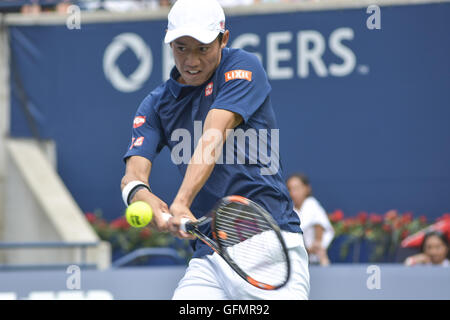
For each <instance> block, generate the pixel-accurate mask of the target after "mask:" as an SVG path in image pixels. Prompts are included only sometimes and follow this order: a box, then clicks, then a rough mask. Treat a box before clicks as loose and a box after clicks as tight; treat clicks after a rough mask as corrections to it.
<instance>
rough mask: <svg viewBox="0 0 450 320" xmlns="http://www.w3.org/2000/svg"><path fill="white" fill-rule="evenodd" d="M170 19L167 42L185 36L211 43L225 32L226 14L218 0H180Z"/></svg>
mask: <svg viewBox="0 0 450 320" xmlns="http://www.w3.org/2000/svg"><path fill="white" fill-rule="evenodd" d="M168 20H169V22H168V25H167V33H166V37H165V38H164V42H165V43H170V42H172V41H173V40H175V39H177V38H179V37H183V36H190V37H192V38H195V39H197V40H198V41H200V42H201V43H211V42H213V41H214V39H216V37H217V36H218V35H219V33H220V32H225V14H224V12H223V9H222V7H221V6H220V4H219V3H218V2H217V0H178V1H177V2H175V4H174V5H173V7H172V9H171V10H170V12H169V16H168Z"/></svg>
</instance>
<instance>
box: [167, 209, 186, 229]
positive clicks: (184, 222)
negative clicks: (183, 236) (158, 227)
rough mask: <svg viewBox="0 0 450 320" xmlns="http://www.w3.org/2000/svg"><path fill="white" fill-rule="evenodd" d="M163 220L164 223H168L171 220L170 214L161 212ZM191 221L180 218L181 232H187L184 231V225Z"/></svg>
mask: <svg viewBox="0 0 450 320" xmlns="http://www.w3.org/2000/svg"><path fill="white" fill-rule="evenodd" d="M162 214H163V219H164V221H166V222H167V221H169V220H170V218H172V217H173V216H172V215H171V214H170V213H167V212H163V213H162ZM190 221H191V220H190V219H188V218H181V225H180V229H181V230H183V231H184V232H187V230H186V223H188V222H190Z"/></svg>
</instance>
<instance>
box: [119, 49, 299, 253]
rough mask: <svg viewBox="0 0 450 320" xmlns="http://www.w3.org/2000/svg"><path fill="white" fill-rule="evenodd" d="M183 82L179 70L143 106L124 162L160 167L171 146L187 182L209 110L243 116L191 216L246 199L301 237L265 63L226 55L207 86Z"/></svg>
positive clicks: (198, 244) (197, 247)
mask: <svg viewBox="0 0 450 320" xmlns="http://www.w3.org/2000/svg"><path fill="white" fill-rule="evenodd" d="M179 76H180V74H179V72H178V70H177V69H176V67H174V68H173V69H172V71H171V74H170V79H169V80H167V81H166V82H165V83H163V84H162V85H160V86H159V87H157V88H156V89H155V90H153V91H152V92H151V93H150V94H149V95H148V96H147V97H146V98H145V99H144V100H143V101H142V103H141V105H140V106H139V108H138V110H137V112H136V117H135V119H134V123H133V130H132V140H131V143H130V145H129V146H128V151H127V152H126V154H125V156H124V159H125V160H126V159H127V158H128V157H130V156H135V155H138V156H142V157H145V158H147V159H148V160H150V161H153V159H154V158H155V157H156V156H157V155H158V153H159V152H160V151H161V149H162V148H163V147H165V146H168V147H169V149H170V150H171V156H172V161H173V162H174V163H175V164H176V165H177V167H178V169H179V170H180V172H181V174H182V175H183V176H184V174H185V172H186V169H187V166H188V164H189V160H190V158H191V156H192V155H193V153H194V148H195V146H196V144H197V141H198V139H199V138H200V136H201V134H202V132H201V130H202V128H203V124H204V121H205V118H206V115H207V114H208V112H209V110H211V109H225V110H229V111H232V112H235V113H238V114H240V115H241V116H242V118H243V122H242V123H241V124H240V125H239V126H237V127H236V128H235V129H234V132H233V133H232V134H233V135H234V136H229V137H228V139H227V141H226V142H225V144H224V146H223V150H222V155H221V157H219V160H218V161H217V163H216V165H215V167H214V170H213V171H212V173H211V176H210V177H209V179H208V180H207V182H206V183H205V185H204V186H203V188H202V189H201V190H200V192H199V193H198V194H197V196H196V198H195V199H194V201H193V203H192V205H191V208H190V209H191V211H192V213H193V214H194V215H195V216H196V217H197V218H199V217H201V216H203V215H205V214H207V213H208V212H209V211H210V210H211V208H212V207H214V205H215V204H216V203H217V201H219V200H220V199H221V198H223V197H225V196H228V195H240V196H243V197H246V198H249V199H251V200H253V201H255V202H256V203H258V204H260V205H261V206H263V207H264V208H265V209H266V210H267V211H268V212H269V213H271V214H272V216H273V217H274V219H275V220H276V221H277V223H278V224H279V226H280V228H281V229H282V230H286V231H290V232H301V229H300V221H299V218H298V215H297V214H296V213H295V212H294V211H293V204H292V201H291V199H290V196H289V193H288V191H287V188H286V186H285V184H284V181H283V179H282V175H281V162H280V160H279V153H278V145H279V144H278V142H279V132H278V128H277V124H276V120H275V114H274V112H273V109H272V103H271V100H270V91H271V86H270V84H269V81H268V79H267V75H266V73H265V71H264V69H263V67H262V65H261V63H260V61H259V60H258V58H257V57H256V56H255V55H254V54H251V53H248V52H246V51H244V50H241V49H231V48H224V49H223V50H222V58H221V61H220V64H219V66H218V67H217V69H216V70H215V72H214V73H213V75H212V76H211V78H210V79H209V80H208V81H206V82H205V83H204V84H203V85H200V86H189V85H183V84H180V83H179V82H177V79H178V77H179ZM189 145H190V148H186V146H189ZM188 149H190V150H188ZM202 231H203V232H205V233H206V234H209V235H210V232H211V231H210V230H202ZM192 246H193V249H194V256H193V257H201V256H203V255H205V254H211V253H212V250H211V249H210V248H209V247H208V246H207V245H205V244H204V243H203V242H202V241H199V240H193V242H192Z"/></svg>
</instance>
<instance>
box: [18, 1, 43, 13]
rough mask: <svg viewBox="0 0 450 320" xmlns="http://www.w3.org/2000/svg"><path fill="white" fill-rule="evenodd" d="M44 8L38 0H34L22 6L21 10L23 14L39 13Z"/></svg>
mask: <svg viewBox="0 0 450 320" xmlns="http://www.w3.org/2000/svg"><path fill="white" fill-rule="evenodd" d="M41 11H42V8H41V6H40V4H39V1H38V0H32V1H30V3H27V4H24V5H23V6H22V7H21V8H20V12H21V13H22V14H39V13H41Z"/></svg>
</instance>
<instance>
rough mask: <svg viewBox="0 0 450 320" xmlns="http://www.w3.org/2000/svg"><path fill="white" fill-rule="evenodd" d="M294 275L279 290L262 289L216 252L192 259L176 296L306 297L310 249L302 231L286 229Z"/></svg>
mask: <svg viewBox="0 0 450 320" xmlns="http://www.w3.org/2000/svg"><path fill="white" fill-rule="evenodd" d="M282 234H283V238H284V239H285V241H286V246H287V248H288V253H289V258H290V261H291V275H290V278H289V281H288V283H287V284H286V285H285V286H283V287H281V288H280V289H278V290H263V289H259V288H257V287H254V286H252V285H251V284H249V283H247V282H246V281H245V280H243V279H242V278H241V277H240V276H239V275H238V274H237V273H236V272H235V271H234V270H233V269H232V268H231V267H230V266H229V265H228V264H227V263H226V262H225V261H224V260H223V259H222V258H221V257H220V256H219V255H218V254H217V253H214V254H212V255H207V256H205V257H202V258H194V259H191V261H190V262H189V266H188V268H187V270H186V273H185V275H184V277H183V278H182V279H181V280H180V282H179V283H178V287H177V288H176V289H175V292H174V295H173V297H172V299H174V300H258V299H264V300H296V299H298V300H307V299H308V296H309V270H308V253H307V252H306V249H305V245H304V242H303V237H302V235H301V234H298V233H292V232H286V231H283V232H282Z"/></svg>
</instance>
